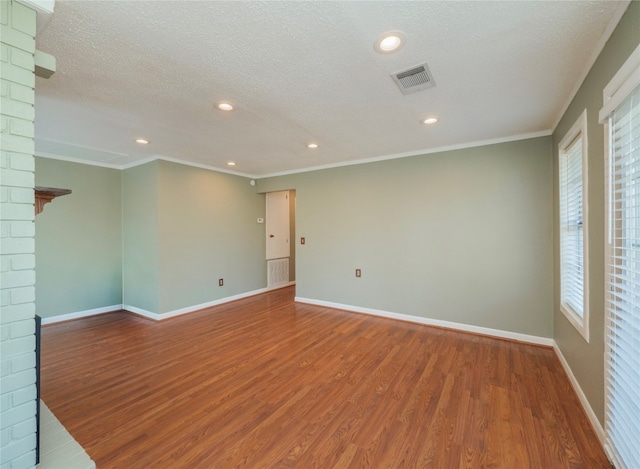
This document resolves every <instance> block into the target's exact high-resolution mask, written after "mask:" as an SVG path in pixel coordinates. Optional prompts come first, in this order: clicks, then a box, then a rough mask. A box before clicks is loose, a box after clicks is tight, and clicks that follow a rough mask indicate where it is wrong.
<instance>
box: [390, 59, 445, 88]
mask: <svg viewBox="0 0 640 469" xmlns="http://www.w3.org/2000/svg"><path fill="white" fill-rule="evenodd" d="M391 78H393V81H395V82H396V85H398V88H400V91H401V92H402V94H410V93H415V92H416V91H420V90H426V89H427V88H433V87H434V86H436V82H435V81H433V75H431V70H429V67H428V66H427V64H421V65H416V66H415V67H411V68H410V69H408V70H403V71H401V72H398V73H394V74H393V75H391Z"/></svg>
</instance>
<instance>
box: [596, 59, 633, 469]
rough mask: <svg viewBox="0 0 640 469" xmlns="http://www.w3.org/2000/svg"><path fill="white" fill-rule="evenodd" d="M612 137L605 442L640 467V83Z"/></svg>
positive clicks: (617, 458)
mask: <svg viewBox="0 0 640 469" xmlns="http://www.w3.org/2000/svg"><path fill="white" fill-rule="evenodd" d="M638 75H640V69H638ZM618 100H619V99H618ZM608 139H609V152H608V164H607V169H608V171H607V200H608V203H607V205H608V207H607V218H608V223H607V225H608V227H607V241H608V246H607V251H608V252H607V255H606V275H607V276H606V300H605V301H606V303H605V308H606V330H605V334H606V383H605V389H606V410H605V432H606V447H607V451H608V452H609V455H610V457H611V459H612V460H613V462H614V464H615V466H616V467H617V468H619V469H623V468H630V469H631V468H633V469H636V468H640V451H639V447H640V86H636V88H635V90H634V91H631V93H630V94H629V95H628V96H627V97H626V98H625V99H624V100H622V101H621V102H620V103H619V104H618V105H617V107H615V109H613V110H612V111H611V112H610V114H609V115H608Z"/></svg>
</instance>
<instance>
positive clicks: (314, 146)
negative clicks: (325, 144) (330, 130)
mask: <svg viewBox="0 0 640 469" xmlns="http://www.w3.org/2000/svg"><path fill="white" fill-rule="evenodd" d="M307 148H311V149H312V150H315V149H316V148H318V144H317V143H309V144H308V145H307Z"/></svg>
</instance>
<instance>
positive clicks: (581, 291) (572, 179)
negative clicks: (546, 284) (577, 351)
mask: <svg viewBox="0 0 640 469" xmlns="http://www.w3.org/2000/svg"><path fill="white" fill-rule="evenodd" d="M558 150H559V151H558V153H559V175H560V177H559V183H560V188H559V189H560V224H559V226H560V309H561V310H562V312H563V313H564V315H565V316H567V318H568V319H569V321H570V322H571V323H572V324H573V325H574V326H576V328H577V329H578V331H580V333H581V334H582V335H583V337H584V338H585V339H586V340H587V341H588V340H589V336H588V316H587V312H588V308H587V298H586V296H587V295H586V293H587V292H586V288H585V285H586V284H587V266H586V259H587V255H586V225H587V222H586V208H585V205H586V204H585V193H586V170H587V168H586V113H583V115H582V116H581V118H580V119H578V121H577V122H576V123H575V124H574V126H573V127H572V128H571V130H570V131H569V132H568V133H567V135H566V136H565V138H563V139H562V141H561V142H560V145H559V148H558Z"/></svg>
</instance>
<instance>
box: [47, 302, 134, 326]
mask: <svg viewBox="0 0 640 469" xmlns="http://www.w3.org/2000/svg"><path fill="white" fill-rule="evenodd" d="M121 309H122V305H111V306H104V307H102V308H94V309H88V310H86V311H78V312H75V313H68V314H61V315H59V316H51V317H48V318H42V324H43V325H46V324H54V323H56V322H62V321H69V320H71V319H80V318H86V317H89V316H97V315H98V314H104V313H112V312H114V311H120V310H121Z"/></svg>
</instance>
